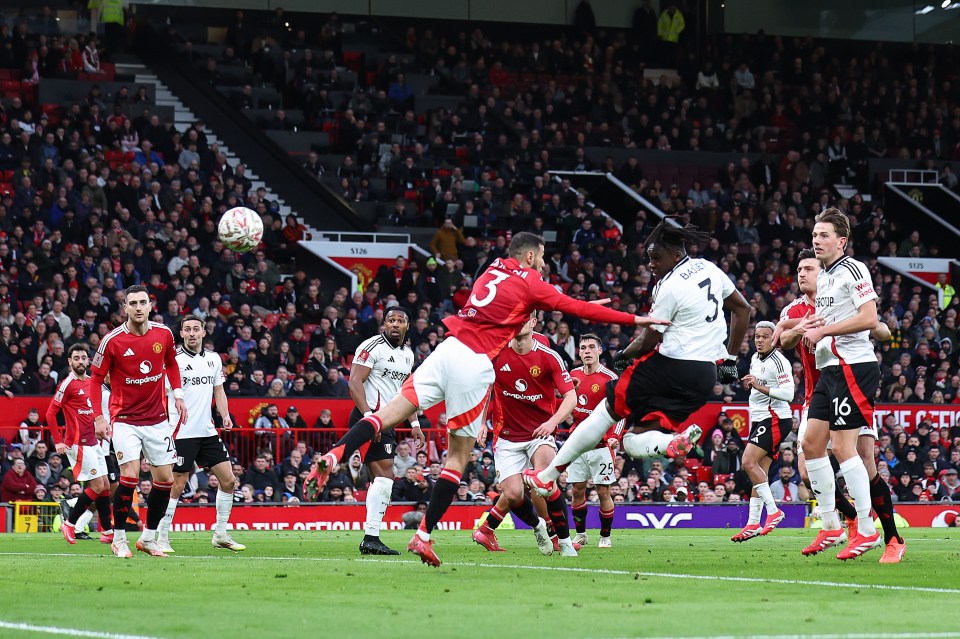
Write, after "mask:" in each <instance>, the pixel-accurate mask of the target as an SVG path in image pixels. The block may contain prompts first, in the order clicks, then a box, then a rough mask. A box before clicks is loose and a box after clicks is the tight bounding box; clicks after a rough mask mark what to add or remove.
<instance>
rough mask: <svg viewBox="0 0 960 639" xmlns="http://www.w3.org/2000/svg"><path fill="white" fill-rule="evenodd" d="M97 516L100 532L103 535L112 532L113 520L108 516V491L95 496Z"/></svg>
mask: <svg viewBox="0 0 960 639" xmlns="http://www.w3.org/2000/svg"><path fill="white" fill-rule="evenodd" d="M95 503H96V504H97V515H99V518H100V532H101V533H105V532H109V531H111V530H113V520H112V518H111V516H110V491H109V490H105V491H103V492H102V493H100V494H99V495H97V499H96V502H95Z"/></svg>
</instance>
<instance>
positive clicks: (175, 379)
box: [163, 331, 183, 389]
mask: <svg viewBox="0 0 960 639" xmlns="http://www.w3.org/2000/svg"><path fill="white" fill-rule="evenodd" d="M167 335H169V340H168V344H167V350H166V351H165V352H164V354H163V364H164V366H165V367H166V369H167V379H168V380H169V381H170V388H174V389H176V388H182V387H183V382H182V381H181V380H180V367H179V366H177V348H176V344H174V343H173V333H171V332H169V331H168V332H167Z"/></svg>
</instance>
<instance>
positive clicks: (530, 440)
mask: <svg viewBox="0 0 960 639" xmlns="http://www.w3.org/2000/svg"><path fill="white" fill-rule="evenodd" d="M537 315H538V313H533V314H531V316H530V321H529V322H527V323H526V324H524V325H523V328H521V329H520V332H519V333H517V336H516V337H515V338H514V339H513V340H512V341H511V342H510V345H509V346H508V347H507V348H505V349H503V350H502V351H501V352H500V354H499V355H498V356H497V358H496V359H495V360H493V368H494V370H495V371H496V382H495V383H494V385H493V401H492V402H491V411H490V414H491V418H492V421H493V458H494V463H495V465H496V468H497V479H498V481H499V483H500V488H501V489H502V493H501V494H500V498H499V499H497V503H496V504H494V506H493V507H492V508H490V510H489V511H487V519H486V521H484V523H483V524H481V525H480V526H479V527H478V528H477V530H475V531H474V533H473V540H474V541H475V542H477V543H478V544H480V545H481V546H483V547H484V548H486V549H487V550H490V551H498V550H503V548H501V547H500V544H499V543H498V542H497V537H496V534H495V531H496V529H497V527H498V526H499V525H500V522H501V521H503V518H504V517H505V516H506V514H507V512H508V511H513V512H514V513H515V514H516V515H517V516H518V517H519V518H520V520H521V521H523V522H524V523H525V524H527V525H528V526H530V527H531V528H533V534H534V537H535V538H536V540H537V546H539V547H540V552H542V553H543V554H545V555H550V554H553V542H552V540H551V538H550V535H549V533H548V531H547V525H546V522H545V521H544V520H543V519H542V518H540V517H539V516H537V513H536V511H535V509H534V505H533V502H532V501H531V500H530V498H529V497H528V496H526V495H525V494H524V485H523V480H522V479H521V477H520V473H521V472H523V470H524V469H526V468H531V467H532V466H535V465H538V464H539V465H543V464H546V463H548V462H549V460H550V459H552V458H553V457H554V456H555V455H556V454H557V445H556V443H555V442H554V437H553V434H554V432H556V430H557V426H559V425H560V423H561V422H562V421H563V420H564V419H566V418H567V416H568V415H570V412H571V411H572V410H573V407H574V406H575V405H576V402H577V396H576V393H575V392H574V387H573V380H572V379H571V378H570V375H569V373H567V369H566V367H565V366H564V365H563V360H561V359H560V356H559V355H557V353H556V351H554V350H553V349H552V348H550V347H549V346H546V345H544V344H543V342H541V341H540V340H539V339H535V336H534V332H533V327H534V326H535V325H536V324H537V321H538V318H537ZM538 337H539V336H538ZM557 393H559V394H560V396H561V397H562V400H561V401H560V403H559V405H557V401H556V396H557ZM546 505H547V514H548V516H549V517H550V520H551V521H552V522H553V528H554V530H555V531H556V534H557V548H558V550H559V551H560V555H561V556H562V557H576V556H577V549H576V548H575V547H574V545H573V542H572V541H571V540H570V526H569V525H568V523H567V503H566V500H565V499H564V498H563V496H562V495H561V494H560V491H559V490H555V491H554V492H553V494H551V495H550V496H549V497H548V498H547V502H546Z"/></svg>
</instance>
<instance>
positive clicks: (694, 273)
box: [650, 257, 736, 362]
mask: <svg viewBox="0 0 960 639" xmlns="http://www.w3.org/2000/svg"><path fill="white" fill-rule="evenodd" d="M735 290H736V288H735V287H734V285H733V282H731V281H730V278H729V277H727V275H726V273H724V272H723V271H721V270H720V269H719V268H718V267H717V265H716V264H714V263H713V262H709V261H707V260H704V259H700V258H696V259H694V258H691V257H685V258H683V259H682V260H680V261H679V262H678V263H677V265H676V266H674V267H673V269H671V271H670V272H669V273H667V274H666V275H664V276H663V278H662V279H661V280H660V281H659V282H657V285H656V286H654V287H653V306H652V307H651V309H650V317H656V318H657V319H664V320H669V321H670V322H672V324H671V325H670V326H659V325H658V326H653V327H652V328H654V329H655V330H657V331H660V332H661V333H663V342H662V343H661V344H660V349H659V350H660V354H661V355H665V356H666V357H672V358H673V359H685V360H694V361H698V362H716V361H717V360H720V359H723V358H724V357H726V356H727V349H726V348H725V347H724V345H723V342H724V340H726V339H727V322H726V320H725V319H724V317H723V300H725V299H726V298H727V297H729V296H730V295H732V294H733V292H734V291H735Z"/></svg>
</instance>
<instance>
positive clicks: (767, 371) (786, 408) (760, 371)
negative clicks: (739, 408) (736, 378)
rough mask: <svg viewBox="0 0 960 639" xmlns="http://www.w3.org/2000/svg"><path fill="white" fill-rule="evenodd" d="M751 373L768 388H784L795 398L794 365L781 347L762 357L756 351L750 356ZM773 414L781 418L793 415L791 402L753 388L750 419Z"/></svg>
mask: <svg viewBox="0 0 960 639" xmlns="http://www.w3.org/2000/svg"><path fill="white" fill-rule="evenodd" d="M750 374H751V375H753V376H754V377H756V378H757V381H758V382H760V383H761V384H762V385H764V386H766V387H767V388H770V389H774V388H779V389H783V390H784V391H787V392H789V393H790V397H791V398H793V393H794V391H795V390H796V384H794V383H793V367H792V366H791V364H790V362H789V361H788V360H787V358H786V357H784V356H783V353H781V352H780V350H779V349H776V348H775V349H773V350H772V351H770V352H769V353H767V355H766V357H760V353H754V354H753V357H752V358H750ZM772 414H776V416H777V417H780V418H781V419H787V418H790V417H793V411H792V410H791V408H790V402H789V401H785V400H782V399H776V398H774V397H770V396H769V395H765V394H764V393H761V392H760V391H758V390H757V389H756V388H753V389H751V390H750V421H753V422H759V421H762V420H764V419H770V416H771V415H772Z"/></svg>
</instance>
